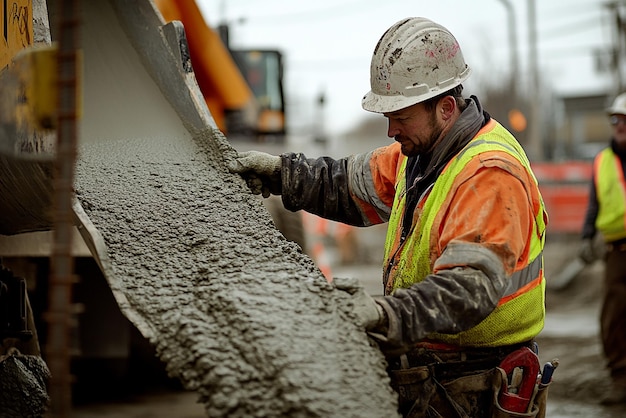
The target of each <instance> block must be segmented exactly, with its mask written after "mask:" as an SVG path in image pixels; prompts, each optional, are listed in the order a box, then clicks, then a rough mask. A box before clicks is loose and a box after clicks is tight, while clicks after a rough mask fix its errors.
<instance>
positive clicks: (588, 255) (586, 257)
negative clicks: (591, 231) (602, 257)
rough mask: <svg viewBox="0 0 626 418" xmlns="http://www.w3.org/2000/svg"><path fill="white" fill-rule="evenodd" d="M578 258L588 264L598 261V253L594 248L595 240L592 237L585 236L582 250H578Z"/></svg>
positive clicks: (581, 245) (581, 246)
mask: <svg viewBox="0 0 626 418" xmlns="http://www.w3.org/2000/svg"><path fill="white" fill-rule="evenodd" d="M578 258H580V259H581V260H583V261H584V262H585V263H587V264H591V263H593V262H594V261H596V254H595V251H594V249H593V240H592V239H591V238H585V239H583V241H582V242H581V244H580V250H579V251H578Z"/></svg>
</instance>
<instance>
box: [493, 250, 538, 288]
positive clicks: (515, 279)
mask: <svg viewBox="0 0 626 418" xmlns="http://www.w3.org/2000/svg"><path fill="white" fill-rule="evenodd" d="M542 268H543V252H542V253H540V254H539V256H538V257H537V258H535V259H534V260H533V261H532V263H530V264H529V265H527V266H526V267H524V268H523V269H521V270H518V271H516V272H515V273H513V275H512V276H511V277H510V278H509V282H508V284H507V286H506V289H505V291H504V296H503V297H507V296H511V295H513V294H515V293H516V292H517V291H519V290H520V289H521V288H523V287H524V286H526V285H527V284H529V283H531V282H532V281H533V280H535V279H536V278H537V277H539V273H540V272H541V269H542Z"/></svg>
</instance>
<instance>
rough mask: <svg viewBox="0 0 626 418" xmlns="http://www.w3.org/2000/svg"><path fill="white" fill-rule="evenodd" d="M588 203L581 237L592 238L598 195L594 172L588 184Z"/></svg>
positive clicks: (594, 231) (594, 229) (594, 228)
mask: <svg viewBox="0 0 626 418" xmlns="http://www.w3.org/2000/svg"><path fill="white" fill-rule="evenodd" d="M588 202H589V203H588V204H587V213H586V214H585V220H584V223H583V228H582V239H593V238H594V237H595V236H596V218H597V217H598V210H599V206H598V196H597V194H596V181H595V172H592V174H591V182H590V185H589V201H588Z"/></svg>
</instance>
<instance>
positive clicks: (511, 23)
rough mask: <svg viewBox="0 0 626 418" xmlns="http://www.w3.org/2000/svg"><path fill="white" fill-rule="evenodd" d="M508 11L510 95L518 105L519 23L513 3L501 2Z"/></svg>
mask: <svg viewBox="0 0 626 418" xmlns="http://www.w3.org/2000/svg"><path fill="white" fill-rule="evenodd" d="M500 2H501V3H502V4H503V5H504V7H505V8H506V11H507V15H508V16H507V17H508V28H509V54H510V61H511V64H510V65H511V75H510V77H511V87H510V89H511V90H510V93H511V96H512V97H513V99H514V103H517V83H518V80H519V58H518V56H519V54H518V49H517V23H516V20H515V9H514V8H513V3H511V1H510V0H500Z"/></svg>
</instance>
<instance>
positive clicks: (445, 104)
mask: <svg viewBox="0 0 626 418" xmlns="http://www.w3.org/2000/svg"><path fill="white" fill-rule="evenodd" d="M455 110H456V100H455V99H454V97H452V96H444V97H442V98H441V99H440V100H439V103H437V113H438V115H437V116H438V117H439V118H441V119H442V120H443V121H447V120H449V119H450V118H451V117H452V115H453V114H454V111H455Z"/></svg>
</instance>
